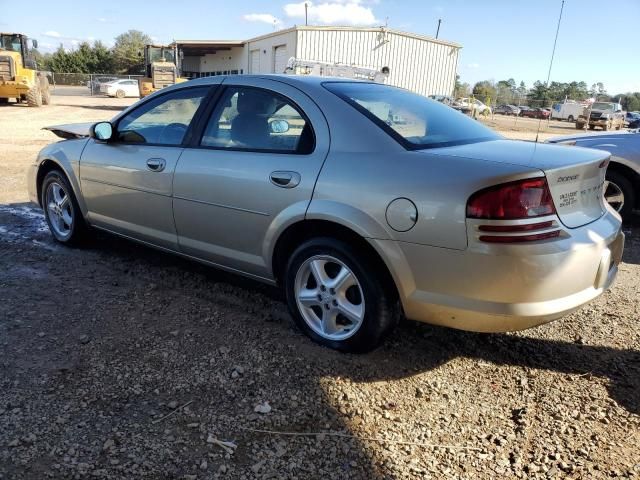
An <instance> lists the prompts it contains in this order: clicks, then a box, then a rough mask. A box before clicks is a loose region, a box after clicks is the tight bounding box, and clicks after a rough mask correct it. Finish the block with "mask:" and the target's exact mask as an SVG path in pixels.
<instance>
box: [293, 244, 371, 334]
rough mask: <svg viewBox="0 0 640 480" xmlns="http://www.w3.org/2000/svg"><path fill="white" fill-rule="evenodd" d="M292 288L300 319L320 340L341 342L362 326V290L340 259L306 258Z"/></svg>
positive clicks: (363, 310)
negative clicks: (321, 338)
mask: <svg viewBox="0 0 640 480" xmlns="http://www.w3.org/2000/svg"><path fill="white" fill-rule="evenodd" d="M294 288H295V299H296V304H297V306H298V309H299V311H300V314H301V315H302V318H303V319H304V321H305V322H306V324H307V325H308V326H309V327H310V328H311V329H312V330H313V331H314V332H315V333H317V334H318V335H320V336H321V337H323V338H325V339H327V340H344V339H346V338H349V337H351V336H352V335H354V334H355V333H356V332H357V331H358V329H359V328H360V326H361V325H362V322H363V320H364V314H365V302H364V295H363V292H362V287H361V285H360V282H359V281H358V279H357V278H356V276H355V274H354V273H353V272H352V271H351V269H350V268H349V267H348V266H347V265H345V263H344V262H342V261H341V260H339V259H337V258H335V257H333V256H330V255H317V256H313V257H310V258H308V259H307V260H306V261H305V262H304V263H303V264H302V265H301V266H300V268H299V269H298V271H297V273H296V278H295V284H294Z"/></svg>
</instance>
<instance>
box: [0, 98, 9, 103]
mask: <svg viewBox="0 0 640 480" xmlns="http://www.w3.org/2000/svg"><path fill="white" fill-rule="evenodd" d="M7 103H9V99H8V98H4V97H3V98H0V105H6V104H7Z"/></svg>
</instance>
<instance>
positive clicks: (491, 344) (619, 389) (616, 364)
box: [338, 322, 640, 414]
mask: <svg viewBox="0 0 640 480" xmlns="http://www.w3.org/2000/svg"><path fill="white" fill-rule="evenodd" d="M400 330H401V334H402V335H403V337H405V338H403V339H402V349H401V351H400V349H397V351H394V350H396V349H394V350H390V351H389V354H390V356H391V357H392V359H387V361H385V362H384V363H378V364H377V368H376V371H375V374H374V375H365V376H361V377H359V376H357V375H356V376H355V377H353V373H354V372H351V375H352V378H353V380H355V381H365V382H368V381H378V380H393V379H398V378H403V377H405V376H407V375H413V374H418V373H422V372H425V371H428V370H431V369H433V368H436V367H438V366H439V365H441V364H443V363H446V362H448V361H449V360H452V359H454V358H456V357H465V358H471V359H476V360H482V361H486V362H490V363H493V364H496V365H514V366H520V367H526V368H533V369H539V370H549V371H554V372H558V373H564V374H572V375H581V376H584V377H587V378H590V377H602V378H605V379H607V380H608V382H609V384H608V387H607V388H608V391H609V394H610V396H611V398H612V399H613V400H615V401H616V402H617V403H618V404H619V405H621V406H622V407H624V408H625V409H626V410H627V411H629V412H630V413H634V414H639V413H640V396H639V395H638V392H640V351H638V350H632V349H628V350H622V349H615V348H610V347H601V346H590V345H582V344H579V343H569V342H562V341H555V340H546V339H539V338H528V337H522V336H516V335H510V334H481V333H471V332H462V331H456V330H450V329H445V328H439V327H432V326H429V325H422V324H417V323H413V322H407V323H406V324H405V325H404V327H403V328H401V329H400ZM410 337H414V338H415V339H416V340H411V339H410ZM420 337H422V338H420ZM424 337H426V338H424ZM407 344H408V345H407ZM375 355H376V353H375V352H374V353H373V354H372V356H375ZM338 373H339V374H341V375H345V376H347V375H349V372H344V371H342V372H338Z"/></svg>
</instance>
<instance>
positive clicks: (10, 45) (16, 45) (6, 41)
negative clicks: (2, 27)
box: [0, 34, 22, 52]
mask: <svg viewBox="0 0 640 480" xmlns="http://www.w3.org/2000/svg"><path fill="white" fill-rule="evenodd" d="M0 48H3V49H4V50H9V51H12V52H20V51H21V50H22V46H21V44H20V35H6V34H2V35H0Z"/></svg>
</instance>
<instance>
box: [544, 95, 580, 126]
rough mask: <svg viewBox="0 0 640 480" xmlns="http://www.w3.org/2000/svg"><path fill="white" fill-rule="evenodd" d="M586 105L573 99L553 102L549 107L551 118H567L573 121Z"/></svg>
mask: <svg viewBox="0 0 640 480" xmlns="http://www.w3.org/2000/svg"><path fill="white" fill-rule="evenodd" d="M586 106H587V105H586V104H584V103H579V102H576V101H575V100H565V101H564V102H563V103H554V104H553V107H552V108H551V118H555V119H556V120H568V121H570V122H575V121H576V120H577V119H578V117H579V116H580V115H582V114H583V112H584V109H585V107H586Z"/></svg>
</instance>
